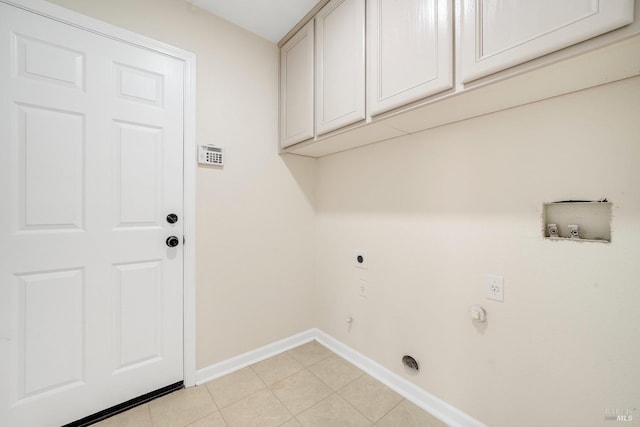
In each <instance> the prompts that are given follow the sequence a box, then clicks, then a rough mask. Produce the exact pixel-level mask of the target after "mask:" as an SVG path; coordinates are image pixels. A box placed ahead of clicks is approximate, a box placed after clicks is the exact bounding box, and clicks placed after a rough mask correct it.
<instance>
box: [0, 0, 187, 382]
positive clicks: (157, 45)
mask: <svg viewBox="0 0 640 427" xmlns="http://www.w3.org/2000/svg"><path fill="white" fill-rule="evenodd" d="M0 2H2V3H6V4H8V5H10V6H14V7H17V8H20V9H23V10H26V11H28V12H32V13H35V14H37V15H40V16H44V17H46V18H50V19H53V20H56V21H58V22H61V23H63V24H68V25H72V26H74V27H76V28H80V29H82V30H85V31H89V32H92V33H94V34H97V35H100V36H103V37H107V38H110V39H112V40H116V41H120V42H124V43H127V44H131V45H134V46H138V47H142V48H145V49H150V50H153V51H155V52H158V53H161V54H164V55H168V56H171V57H173V58H176V59H178V60H180V61H183V62H184V65H185V76H184V117H183V120H184V123H183V129H184V131H183V132H184V134H183V162H184V165H183V173H184V182H183V208H184V212H183V217H184V237H185V239H184V242H185V243H184V247H183V258H184V267H183V268H184V270H183V271H184V273H183V295H184V299H183V302H184V308H183V352H184V355H183V369H184V374H183V375H184V379H183V380H184V385H185V386H187V387H190V386H194V385H195V384H196V313H195V311H196V304H195V303H196V299H195V293H196V280H195V277H196V266H195V248H196V245H195V236H196V233H195V219H196V213H195V208H196V198H195V189H196V175H195V173H196V165H195V161H194V160H195V146H196V55H195V54H194V53H192V52H189V51H186V50H183V49H179V48H177V47H174V46H171V45H168V44H165V43H162V42H159V41H157V40H153V39H151V38H149V37H146V36H143V35H140V34H137V33H134V32H132V31H129V30H125V29H123V28H120V27H117V26H115V25H112V24H108V23H106V22H103V21H100V20H98V19H95V18H91V17H89V16H86V15H82V14H81V13H78V12H74V11H72V10H69V9H65V8H63V7H61V6H58V5H55V4H53V3H48V2H46V1H44V0H0Z"/></svg>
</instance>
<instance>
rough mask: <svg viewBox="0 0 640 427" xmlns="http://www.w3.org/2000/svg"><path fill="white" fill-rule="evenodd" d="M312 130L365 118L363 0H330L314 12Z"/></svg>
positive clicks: (319, 131) (327, 130)
mask: <svg viewBox="0 0 640 427" xmlns="http://www.w3.org/2000/svg"><path fill="white" fill-rule="evenodd" d="M315 19H316V74H315V78H316V132H317V134H318V135H321V134H324V133H327V132H329V131H332V130H335V129H338V128H340V127H342V126H346V125H348V124H351V123H355V122H357V121H360V120H363V119H364V118H365V99H364V97H365V58H364V30H365V4H364V0H333V1H331V2H329V3H327V5H326V6H325V7H324V8H322V10H320V12H318V14H317V15H316V18H315Z"/></svg>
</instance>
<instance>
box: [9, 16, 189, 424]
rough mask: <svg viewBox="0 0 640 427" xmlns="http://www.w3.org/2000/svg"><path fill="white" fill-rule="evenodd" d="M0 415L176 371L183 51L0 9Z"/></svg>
mask: <svg viewBox="0 0 640 427" xmlns="http://www.w3.org/2000/svg"><path fill="white" fill-rule="evenodd" d="M0 57H2V58H9V59H10V61H3V62H2V64H0V199H2V200H7V201H8V205H7V206H6V208H5V209H2V210H0V377H1V378H2V379H3V380H2V381H0V420H3V422H4V420H8V421H7V425H11V426H29V427H32V426H36V427H37V426H50V425H61V424H65V423H68V422H71V421H74V420H77V419H80V418H83V417H85V416H87V415H90V414H92V413H95V412H98V411H100V410H103V409H106V408H108V407H111V406H114V405H116V404H119V403H122V402H124V401H127V400H130V399H132V398H134V397H137V396H139V395H142V394H145V393H147V392H150V391H153V390H156V389H158V388H161V387H164V386H166V385H169V384H173V383H176V382H178V381H180V380H182V378H183V364H182V349H183V345H182V320H183V316H182V307H183V305H182V304H183V303H182V290H183V283H182V280H183V279H182V275H183V273H182V272H183V270H182V268H183V267H182V263H183V260H182V246H181V245H180V246H178V247H175V248H168V247H167V246H166V245H165V239H166V238H167V237H168V236H169V235H176V236H182V227H183V222H182V221H181V220H180V221H178V223H176V224H171V225H170V224H168V223H167V222H166V221H165V220H164V218H165V217H166V215H167V214H168V213H175V214H177V215H178V217H179V218H181V219H182V216H183V209H182V200H183V196H182V191H183V181H182V179H183V178H182V165H183V158H182V156H183V152H182V147H183V140H182V138H183V125H182V120H183V119H182V118H183V87H184V83H183V82H184V63H183V62H182V61H180V60H177V59H174V58H171V57H168V56H165V55H162V54H159V53H155V52H152V51H150V50H148V49H143V48H137V47H135V46H132V45H130V44H127V43H121V42H117V41H114V40H112V39H109V38H106V37H101V36H99V35H96V34H94V33H91V32H88V31H83V30H81V29H78V28H76V27H72V26H69V25H65V24H62V23H59V22H56V21H54V20H51V19H48V18H44V17H41V16H39V15H35V14H31V13H28V12H26V11H23V10H21V9H18V8H15V7H12V6H8V5H6V4H5V3H0Z"/></svg>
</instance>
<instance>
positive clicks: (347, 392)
mask: <svg viewBox="0 0 640 427" xmlns="http://www.w3.org/2000/svg"><path fill="white" fill-rule="evenodd" d="M95 426H98V427H146V426H148V427H160V426H166V427H186V426H189V427H271V426H273V427H279V426H281V427H343V426H344V427H350V426H353V427H359V426H362V427H370V426H374V427H446V424H444V423H443V422H441V421H439V420H438V419H436V418H435V417H433V416H431V415H430V414H428V413H427V412H425V411H423V410H422V409H420V408H419V407H417V406H416V405H414V404H412V403H411V402H409V401H407V400H406V399H404V398H403V397H402V396H400V395H399V394H397V393H396V392H394V391H393V390H391V389H389V388H388V387H386V386H384V385H383V384H381V383H380V382H378V381H376V380H375V379H374V378H372V377H370V376H369V375H367V374H365V373H364V372H362V371H361V370H360V369H358V368H356V367H355V366H353V365H352V364H351V363H349V362H347V361H346V360H344V359H342V358H341V357H339V356H337V355H336V354H334V353H333V352H331V351H330V350H328V349H327V348H325V347H323V346H322V345H320V344H318V343H317V342H316V341H312V342H310V343H307V344H304V345H302V346H300V347H296V348H294V349H292V350H289V351H287V352H284V353H281V354H279V355H277V356H274V357H272V358H270V359H267V360H264V361H262V362H259V363H256V364H255V365H252V366H249V367H247V368H244V369H240V370H239V371H236V372H234V373H232V374H229V375H226V376H224V377H221V378H218V379H216V380H213V381H210V382H208V383H206V384H203V385H200V386H197V387H191V388H188V389H184V390H180V391H176V392H174V393H171V394H169V395H167V396H164V397H161V398H159V399H156V400H154V401H152V402H149V403H147V404H145V405H141V406H138V407H136V408H134V409H131V410H129V411H127V412H123V413H122V414H119V415H116V416H114V417H112V418H109V419H107V420H105V421H102V422H100V423H97V424H95Z"/></svg>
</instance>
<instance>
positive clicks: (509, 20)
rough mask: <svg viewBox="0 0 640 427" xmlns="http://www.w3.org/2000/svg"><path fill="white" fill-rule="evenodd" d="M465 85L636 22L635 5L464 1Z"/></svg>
mask: <svg viewBox="0 0 640 427" xmlns="http://www.w3.org/2000/svg"><path fill="white" fill-rule="evenodd" d="M460 4H461V5H462V10H461V11H460V13H461V14H462V27H461V43H462V48H461V55H462V81H463V83H466V82H469V81H472V80H474V79H477V78H480V77H484V76H486V75H489V74H491V73H495V72H497V71H500V70H504V69H506V68H509V67H512V66H514V65H517V64H521V63H523V62H525V61H528V60H531V59H534V58H537V57H539V56H542V55H545V54H547V53H550V52H554V51H556V50H559V49H562V48H565V47H567V46H571V45H572V44H575V43H579V42H581V41H583V40H586V39H589V38H591V37H595V36H598V35H600V34H603V33H606V32H607V31H611V30H614V29H616V28H619V27H622V26H624V25H627V24H630V23H631V22H633V0H614V1H611V0H562V1H557V0H536V1H529V0H509V1H497V0H462V1H461V2H460Z"/></svg>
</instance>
